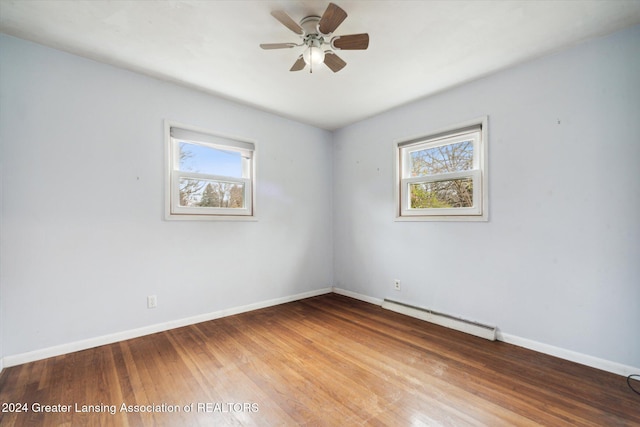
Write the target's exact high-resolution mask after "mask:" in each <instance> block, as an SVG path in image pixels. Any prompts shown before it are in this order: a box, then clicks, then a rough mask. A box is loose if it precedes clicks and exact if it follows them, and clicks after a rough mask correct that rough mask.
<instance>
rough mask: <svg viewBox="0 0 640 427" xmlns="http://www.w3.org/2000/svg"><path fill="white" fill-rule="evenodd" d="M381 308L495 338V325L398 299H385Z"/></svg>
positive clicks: (487, 337) (481, 336) (479, 335)
mask: <svg viewBox="0 0 640 427" xmlns="http://www.w3.org/2000/svg"><path fill="white" fill-rule="evenodd" d="M382 308H385V309H387V310H391V311H395V312H396V313H400V314H405V315H407V316H411V317H415V318H417V319H421V320H425V321H427V322H431V323H435V324H436V325H440V326H444V327H446V328H450V329H455V330H456V331H460V332H466V333H467V334H471V335H475V336H477V337H480V338H485V339H488V340H490V341H495V340H496V329H497V328H496V327H495V326H488V325H483V324H482V323H478V322H473V321H471V320H466V319H461V318H458V317H454V316H451V315H449V314H444V313H438V312H436V311H433V310H429V309H426V308H422V307H415V306H412V305H409V304H405V303H402V302H398V301H393V300H390V299H386V298H385V300H384V301H383V302H382Z"/></svg>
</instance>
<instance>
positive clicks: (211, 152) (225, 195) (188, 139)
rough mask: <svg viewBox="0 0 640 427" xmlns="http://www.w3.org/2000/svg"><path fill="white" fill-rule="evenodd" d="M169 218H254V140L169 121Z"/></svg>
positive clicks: (167, 125) (167, 182) (167, 180)
mask: <svg viewBox="0 0 640 427" xmlns="http://www.w3.org/2000/svg"><path fill="white" fill-rule="evenodd" d="M166 132H167V177H166V179H165V182H166V186H167V190H166V197H167V203H166V205H167V206H166V217H167V219H214V218H242V217H245V218H246V217H249V218H250V217H252V216H253V212H254V206H253V200H254V152H255V145H254V144H253V143H251V142H246V141H239V140H235V139H230V138H226V137H221V136H216V135H213V134H210V133H206V132H202V131H199V130H193V129H188V128H185V127H183V126H174V125H172V124H170V123H167V124H166Z"/></svg>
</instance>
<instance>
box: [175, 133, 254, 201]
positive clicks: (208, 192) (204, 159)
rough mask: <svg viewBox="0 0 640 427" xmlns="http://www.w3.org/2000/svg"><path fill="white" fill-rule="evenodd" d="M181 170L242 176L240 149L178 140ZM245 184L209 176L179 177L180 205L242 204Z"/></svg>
mask: <svg viewBox="0 0 640 427" xmlns="http://www.w3.org/2000/svg"><path fill="white" fill-rule="evenodd" d="M179 149H180V159H179V160H180V170H181V171H189V172H196V173H207V174H214V175H220V176H228V177H241V176H242V163H241V162H242V158H241V156H240V153H237V152H231V151H224V150H217V149H215V148H212V147H206V146H202V145H198V144H190V143H186V142H181V143H180V145H179ZM243 194H244V186H243V185H242V184H238V183H234V182H225V181H222V180H220V181H217V180H211V179H204V178H203V179H196V178H180V206H186V207H214V208H244V196H243Z"/></svg>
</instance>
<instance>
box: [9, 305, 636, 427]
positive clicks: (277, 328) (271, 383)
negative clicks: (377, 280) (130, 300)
mask: <svg viewBox="0 0 640 427" xmlns="http://www.w3.org/2000/svg"><path fill="white" fill-rule="evenodd" d="M0 402H13V403H16V402H23V403H26V404H27V406H28V408H30V409H32V408H34V407H37V405H40V406H41V407H44V405H51V406H50V407H49V410H52V409H55V407H56V405H58V406H60V407H62V406H64V407H69V408H70V409H71V411H70V412H44V410H42V411H40V412H37V411H33V410H30V411H29V412H26V413H17V412H3V413H0V425H2V426H4V425H8V426H14V425H15V426H132V427H137V426H177V425H181V426H182V425H185V426H186V425H188V426H199V425H201V426H208V425H216V426H253V425H257V426H271V425H285V426H288V425H304V426H316V425H318V426H323V425H325V426H347V425H348V426H351V425H354V426H357V425H372V426H404V425H407V426H413V425H430V426H439V425H442V426H500V425H505V426H506V425H517V426H529V425H531V426H536V425H545V426H548V425H553V426H562V425H582V426H604V425H606V426H618V425H619V426H634V425H640V410H639V408H640V396H638V395H636V394H634V393H633V392H632V391H631V390H629V389H628V387H627V386H626V382H625V378H623V377H620V376H617V375H613V374H610V373H607V372H603V371H599V370H597V369H593V368H589V367H586V366H582V365H578V364H575V363H571V362H568V361H566V360H561V359H558V358H554V357H550V356H546V355H543V354H540V353H536V352H533V351H530V350H526V349H523V348H519V347H515V346H512V345H509V344H505V343H502V342H490V341H486V340H483V339H480V338H477V337H473V336H470V335H466V334H463V333H460V332H457V331H452V330H449V329H446V328H442V327H439V326H436V325H433V324H429V323H426V322H423V321H420V320H417V319H412V318H409V317H406V316H403V315H400V314H398V313H393V312H390V311H387V310H383V309H381V308H380V307H378V306H375V305H371V304H367V303H364V302H361V301H357V300H354V299H351V298H347V297H344V296H340V295H336V294H328V295H323V296H320V297H314V298H309V299H305V300H301V301H297V302H292V303H288V304H282V305H279V306H276V307H269V308H266V309H262V310H256V311H253V312H249V313H243V314H240V315H236V316H230V317H226V318H222V319H217V320H213V321H209V322H203V323H199V324H196V325H191V326H188V327H184V328H179V329H174V330H171V331H166V332H162V333H158V334H153V335H149V336H146V337H141V338H136V339H132V340H127V341H123V342H120V343H115V344H111V345H107V346H102V347H98V348H93V349H89V350H84V351H80V352H76V353H72V354H68V355H64V356H58V357H54V358H50V359H46V360H41V361H37V362H32V363H27V364H24V365H20V366H15V367H10V368H6V369H5V370H4V371H3V372H2V374H1V375H0ZM123 404H124V407H125V409H126V408H127V407H130V406H136V405H137V407H138V410H132V411H127V410H124V411H123V410H122V405H123ZM34 405H35V406H34ZM77 405H78V406H80V407H82V405H88V406H91V405H94V407H97V408H102V409H105V410H106V411H105V410H103V411H102V412H95V411H94V412H82V411H77V410H76V406H77ZM149 405H152V406H151V407H149ZM111 408H114V410H113V412H114V413H113V414H112V413H111ZM141 408H152V409H157V410H154V411H152V412H148V411H146V409H145V411H143V412H140V411H141V410H142V409H141ZM167 408H175V409H173V410H168V409H167Z"/></svg>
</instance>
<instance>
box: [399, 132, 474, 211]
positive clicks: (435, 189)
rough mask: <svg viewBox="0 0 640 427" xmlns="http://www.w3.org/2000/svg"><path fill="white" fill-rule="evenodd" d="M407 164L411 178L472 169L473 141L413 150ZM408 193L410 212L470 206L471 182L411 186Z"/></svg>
mask: <svg viewBox="0 0 640 427" xmlns="http://www.w3.org/2000/svg"><path fill="white" fill-rule="evenodd" d="M410 162H411V163H410V169H411V177H423V176H430V175H439V174H446V173H452V172H461V171H467V170H471V169H473V142H472V141H462V142H457V143H453V144H446V145H441V146H438V147H431V148H426V149H423V150H419V151H414V152H412V153H411V154H410ZM409 191H410V197H411V200H410V206H411V208H413V209H421V208H461V207H471V206H473V180H472V179H470V178H460V179H450V180H441V181H430V182H425V183H413V184H411V185H410V186H409Z"/></svg>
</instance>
